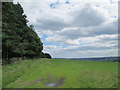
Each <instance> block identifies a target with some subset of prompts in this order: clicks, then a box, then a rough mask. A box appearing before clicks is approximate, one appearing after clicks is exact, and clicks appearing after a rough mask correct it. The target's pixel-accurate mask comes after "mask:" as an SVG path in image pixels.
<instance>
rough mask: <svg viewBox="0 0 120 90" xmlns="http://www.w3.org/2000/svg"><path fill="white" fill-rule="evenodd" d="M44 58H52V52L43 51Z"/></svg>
mask: <svg viewBox="0 0 120 90" xmlns="http://www.w3.org/2000/svg"><path fill="white" fill-rule="evenodd" d="M42 58H52V57H51V56H50V54H48V53H43V52H42Z"/></svg>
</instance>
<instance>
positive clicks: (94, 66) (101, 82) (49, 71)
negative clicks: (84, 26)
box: [2, 59, 118, 88]
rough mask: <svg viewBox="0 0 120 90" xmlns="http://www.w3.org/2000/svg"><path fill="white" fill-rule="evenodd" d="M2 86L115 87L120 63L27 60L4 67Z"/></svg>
mask: <svg viewBox="0 0 120 90" xmlns="http://www.w3.org/2000/svg"><path fill="white" fill-rule="evenodd" d="M2 85H3V88H116V87H118V62H103V61H82V60H65V59H34V60H24V61H21V62H18V63H16V64H11V65H5V66H3V83H2Z"/></svg>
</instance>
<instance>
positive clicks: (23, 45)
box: [2, 2, 43, 62]
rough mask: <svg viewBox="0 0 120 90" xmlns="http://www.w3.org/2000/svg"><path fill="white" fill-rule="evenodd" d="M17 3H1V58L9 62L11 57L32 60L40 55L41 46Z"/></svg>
mask: <svg viewBox="0 0 120 90" xmlns="http://www.w3.org/2000/svg"><path fill="white" fill-rule="evenodd" d="M27 22H28V20H27V19H26V15H25V14H24V10H23V8H22V7H21V5H20V4H19V3H17V4H13V3H12V2H3V3H2V57H3V60H5V61H7V62H8V61H9V60H10V59H11V58H12V57H28V58H33V57H36V56H39V55H41V54H40V53H42V50H43V44H42V42H41V40H40V38H39V37H38V35H37V34H36V32H35V30H34V27H33V25H30V26H28V25H27Z"/></svg>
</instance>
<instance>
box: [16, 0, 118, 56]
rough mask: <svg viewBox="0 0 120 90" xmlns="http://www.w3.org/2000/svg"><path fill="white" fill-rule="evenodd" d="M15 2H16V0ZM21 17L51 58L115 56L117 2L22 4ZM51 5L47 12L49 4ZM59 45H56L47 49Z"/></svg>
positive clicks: (49, 0)
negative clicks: (27, 21) (53, 5)
mask: <svg viewBox="0 0 120 90" xmlns="http://www.w3.org/2000/svg"><path fill="white" fill-rule="evenodd" d="M16 1H19V0H16ZM24 1H25V2H20V3H21V4H22V6H23V8H24V10H25V14H26V15H27V17H28V20H29V21H30V22H29V24H33V25H34V26H35V29H36V32H37V33H38V35H39V36H40V37H42V36H44V35H47V36H48V37H46V38H44V40H43V42H44V43H46V44H45V46H44V50H43V51H44V52H49V53H50V54H51V55H52V56H53V57H61V58H62V57H93V56H112V55H113V56H116V55H117V45H118V43H117V41H118V40H117V34H118V22H117V20H118V12H117V10H118V5H117V3H116V2H117V0H112V2H110V1H109V0H101V1H99V0H87V1H85V0H81V1H80V0H79V1H78V0H76V1H75V0H70V4H65V1H66V0H60V2H57V4H56V1H57V0H46V1H45V0H44V1H43V0H40V1H38V0H35V1H33V0H30V1H28V0H24ZM53 3H54V4H55V5H56V7H55V8H51V7H50V4H53ZM47 43H60V45H56V44H55V45H52V44H51V45H47Z"/></svg>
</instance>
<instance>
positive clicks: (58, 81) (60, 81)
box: [46, 77, 66, 87]
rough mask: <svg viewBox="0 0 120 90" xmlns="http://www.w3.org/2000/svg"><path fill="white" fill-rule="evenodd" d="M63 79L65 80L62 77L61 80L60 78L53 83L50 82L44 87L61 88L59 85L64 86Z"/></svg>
mask: <svg viewBox="0 0 120 90" xmlns="http://www.w3.org/2000/svg"><path fill="white" fill-rule="evenodd" d="M65 79H66V78H65V77H62V78H60V79H58V80H56V81H54V82H51V81H49V82H46V86H48V87H58V86H61V85H63V84H64V82H65Z"/></svg>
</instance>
